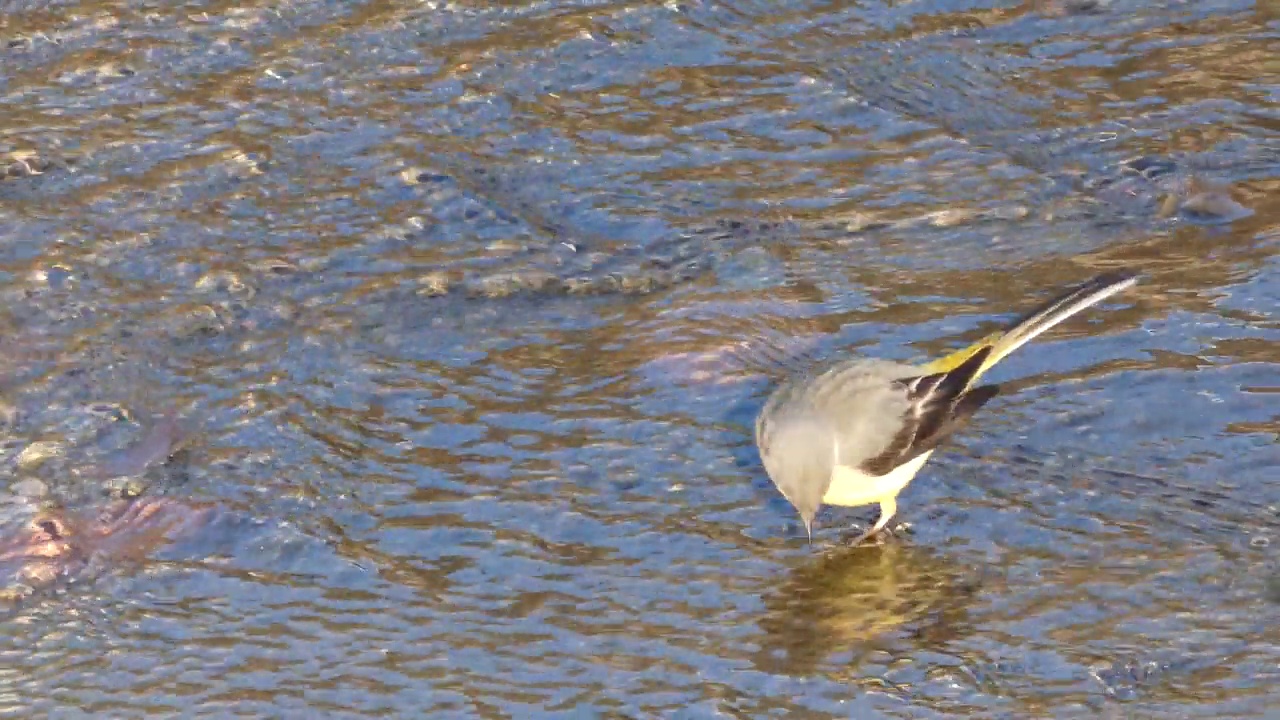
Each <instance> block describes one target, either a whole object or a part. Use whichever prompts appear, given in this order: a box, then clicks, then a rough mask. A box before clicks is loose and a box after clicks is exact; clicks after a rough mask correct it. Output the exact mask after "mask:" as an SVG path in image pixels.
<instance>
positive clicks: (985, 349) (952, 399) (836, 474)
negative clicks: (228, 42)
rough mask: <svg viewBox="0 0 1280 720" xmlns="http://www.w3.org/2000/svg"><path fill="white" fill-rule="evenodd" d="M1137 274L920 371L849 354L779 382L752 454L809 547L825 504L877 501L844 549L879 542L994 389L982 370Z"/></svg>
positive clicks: (1051, 304) (1096, 285) (1094, 287)
mask: <svg viewBox="0 0 1280 720" xmlns="http://www.w3.org/2000/svg"><path fill="white" fill-rule="evenodd" d="M1140 277H1141V275H1140V274H1139V273H1138V272H1135V271H1133V270H1131V269H1121V270H1114V271H1110V272H1106V273H1103V274H1100V275H1097V276H1096V277H1094V278H1093V279H1091V280H1088V281H1087V282H1084V283H1083V284H1081V285H1078V286H1075V287H1072V288H1070V289H1068V290H1065V291H1063V292H1060V293H1059V294H1058V295H1056V296H1055V297H1054V298H1053V299H1051V300H1048V301H1047V302H1044V303H1043V304H1041V305H1040V306H1038V307H1036V308H1035V309H1034V310H1032V311H1030V312H1028V313H1026V314H1024V315H1022V316H1020V317H1018V318H1017V319H1015V320H1013V321H1012V322H1010V323H1008V324H1007V325H1005V326H1004V327H1003V328H1002V329H1001V330H998V331H996V332H994V333H991V334H989V335H987V336H986V337H984V338H982V339H981V340H979V341H977V342H976V343H974V344H972V345H970V346H968V347H966V348H963V349H961V350H957V351H955V352H952V353H950V354H948V355H946V356H945V357H942V358H939V359H937V360H934V361H932V362H928V363H925V364H923V365H911V364H906V363H901V362H896V361H893V360H885V359H880V358H863V357H847V358H841V359H838V360H836V361H834V362H831V363H827V364H825V365H821V366H818V367H814V368H810V369H808V370H805V371H801V372H798V373H796V374H793V375H791V376H790V377H787V378H786V379H784V380H783V381H782V382H781V383H779V384H778V386H777V387H776V388H775V389H774V390H773V392H771V393H770V394H769V396H768V398H767V399H766V400H765V403H764V405H763V406H762V407H761V409H760V412H759V414H758V415H757V416H756V422H755V441H756V447H757V450H758V451H759V454H760V459H761V461H762V463H763V465H764V469H765V472H766V473H767V474H768V476H769V478H770V480H772V481H773V484H774V486H776V487H777V489H778V491H779V492H780V493H781V494H782V496H783V497H784V498H786V500H787V501H788V502H789V503H790V504H791V506H792V507H793V508H795V510H796V511H797V512H798V513H799V514H800V519H801V520H803V521H804V528H805V533H806V534H807V535H808V538H809V542H810V543H812V542H813V519H814V516H815V515H817V513H818V510H819V508H820V507H821V506H822V505H824V504H826V505H839V506H842V507H860V506H865V505H872V504H879V506H880V517H879V518H878V519H877V520H876V523H875V524H874V525H873V526H872V527H871V528H870V529H869V530H867V531H866V532H864V533H862V534H861V535H860V536H858V537H857V538H856V539H855V540H853V541H852V543H850V544H851V545H854V546H857V545H860V544H861V543H862V542H864V541H866V540H868V539H870V538H872V537H874V536H875V535H877V534H878V533H879V532H880V531H881V530H883V529H884V528H885V527H886V526H887V525H888V523H889V521H890V520H891V519H892V518H893V517H894V515H895V514H896V513H897V511H898V495H899V493H901V492H902V490H903V488H905V487H906V486H907V484H908V483H910V482H911V481H912V480H913V479H914V478H915V476H916V474H917V473H919V472H920V469H921V468H922V467H924V465H925V463H926V462H928V460H929V457H930V456H931V455H933V452H934V451H935V450H936V449H937V448H938V446H939V445H941V444H942V443H943V442H945V441H946V440H947V439H948V438H949V437H950V436H951V435H952V434H953V433H954V432H955V431H956V430H958V429H960V428H961V427H964V426H965V425H966V424H967V423H968V422H969V421H970V420H971V419H972V418H973V416H974V413H976V412H977V411H978V410H979V409H980V408H982V406H983V405H986V404H987V403H988V402H989V401H990V400H991V399H992V398H994V397H995V396H996V395H997V394H998V393H999V392H1000V388H999V386H998V385H995V384H987V385H976V382H977V380H978V379H979V378H980V377H981V376H982V375H983V373H985V372H986V371H987V370H989V369H990V368H991V367H992V366H994V365H995V364H996V363H998V362H1000V361H1001V360H1003V359H1004V358H1005V357H1007V356H1008V355H1009V354H1010V353H1012V352H1013V351H1015V350H1017V349H1018V348H1020V347H1022V346H1023V345H1025V344H1027V343H1028V342H1030V341H1032V340H1034V339H1035V338H1036V337H1038V336H1039V335H1040V334H1042V333H1044V332H1045V331H1046V330H1049V329H1050V328H1052V327H1054V326H1056V325H1058V324H1059V323H1061V322H1062V321H1064V320H1066V319H1067V318H1070V317H1071V316H1073V315H1075V314H1076V313H1078V312H1080V311H1082V310H1084V309H1086V308H1088V307H1091V306H1093V305H1095V304H1097V303H1099V302H1102V301H1103V300H1105V299H1107V298H1109V297H1111V296H1112V295H1115V294H1116V293H1118V292H1121V291H1123V290H1126V289H1128V288H1130V287H1133V286H1134V285H1135V284H1136V283H1137V282H1138V281H1139V279H1140Z"/></svg>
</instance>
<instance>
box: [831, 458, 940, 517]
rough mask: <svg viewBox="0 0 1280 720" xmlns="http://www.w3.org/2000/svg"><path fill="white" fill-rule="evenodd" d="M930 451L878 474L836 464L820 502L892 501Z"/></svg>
mask: <svg viewBox="0 0 1280 720" xmlns="http://www.w3.org/2000/svg"><path fill="white" fill-rule="evenodd" d="M932 454H933V451H932V450H930V451H929V452H927V453H924V454H922V455H920V456H918V457H916V458H915V459H914V460H911V461H909V462H907V463H905V464H902V465H899V466H898V467H896V468H894V469H893V470H890V471H889V472H888V473H886V474H884V475H880V476H879V477H877V476H875V475H868V474H867V473H864V472H862V471H861V470H858V469H857V468H853V467H849V466H848V465H837V466H836V469H835V471H834V472H832V473H831V485H830V486H829V487H828V488H827V493H826V494H825V495H823V496H822V502H823V503H825V504H827V505H840V506H842V507H859V506H861V505H871V504H873V503H878V502H882V501H884V500H892V499H893V498H895V497H897V496H898V493H900V492H902V488H904V487H906V486H907V483H909V482H911V480H912V478H914V477H915V476H916V473H918V472H920V468H922V467H924V464H925V463H926V462H928V461H929V456H930V455H932Z"/></svg>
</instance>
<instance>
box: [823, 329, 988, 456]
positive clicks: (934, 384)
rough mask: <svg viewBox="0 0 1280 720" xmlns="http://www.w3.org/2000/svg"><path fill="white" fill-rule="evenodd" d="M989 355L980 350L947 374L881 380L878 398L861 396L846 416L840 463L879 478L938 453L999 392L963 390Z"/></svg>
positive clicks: (979, 388) (984, 387) (842, 434)
mask: <svg viewBox="0 0 1280 720" xmlns="http://www.w3.org/2000/svg"><path fill="white" fill-rule="evenodd" d="M990 352H991V348H989V347H987V348H983V349H982V350H980V351H978V352H977V353H975V354H974V355H973V356H972V357H970V358H969V359H968V360H966V361H965V362H964V363H962V364H961V365H959V366H957V367H956V368H954V369H952V370H950V371H948V372H941V373H934V374H931V375H914V376H906V377H898V378H892V379H889V378H885V380H887V382H882V383H881V386H880V387H881V389H880V390H879V391H878V392H879V393H880V395H879V396H878V397H876V396H873V395H871V394H869V393H870V391H867V392H864V393H863V396H864V398H863V405H862V407H861V408H860V409H858V410H857V411H856V412H854V411H853V410H852V409H850V410H848V411H846V413H845V415H846V417H849V418H850V421H849V422H847V423H846V424H844V425H842V426H841V432H840V434H839V441H840V442H841V453H840V455H841V460H842V462H843V463H845V464H849V465H853V466H855V467H857V468H858V469H860V470H862V471H863V472H866V473H868V474H870V475H876V476H879V475H885V474H887V473H889V472H891V471H893V470H894V469H895V468H897V467H898V466H900V465H903V464H904V463H907V462H910V461H911V460H913V459H915V458H917V457H919V456H920V455H922V454H924V453H926V452H928V451H930V450H933V449H934V448H936V447H938V445H940V444H942V442H943V441H944V440H946V439H947V438H948V437H950V436H951V434H952V433H954V432H955V431H956V430H957V429H959V428H960V427H962V426H963V425H964V424H965V423H966V422H967V421H968V420H969V418H970V417H971V416H972V415H973V414H974V413H975V412H977V410H978V408H980V407H982V406H983V405H984V404H986V403H987V402H988V401H989V400H991V398H993V397H995V396H996V394H997V393H998V392H999V388H998V387H996V386H995V385H984V386H982V387H977V388H974V389H972V390H970V389H968V388H969V384H970V382H971V381H972V380H973V378H974V376H975V375H976V374H977V372H978V371H979V370H980V369H981V368H982V363H983V362H984V361H985V360H986V358H987V355H988V354H989V353H990ZM846 444H847V445H848V449H847V450H846V448H845V445H846Z"/></svg>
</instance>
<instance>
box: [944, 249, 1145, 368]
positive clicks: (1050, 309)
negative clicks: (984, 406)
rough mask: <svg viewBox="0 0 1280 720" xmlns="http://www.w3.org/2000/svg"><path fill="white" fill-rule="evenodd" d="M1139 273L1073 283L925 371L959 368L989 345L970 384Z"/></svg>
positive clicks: (1130, 283) (1123, 287)
mask: <svg viewBox="0 0 1280 720" xmlns="http://www.w3.org/2000/svg"><path fill="white" fill-rule="evenodd" d="M1138 278H1139V275H1138V273H1136V272H1133V271H1130V270H1120V271H1116V272H1109V273H1103V274H1102V275H1098V276H1097V277H1095V278H1093V279H1092V280H1089V281H1088V282H1086V283H1084V284H1083V285H1079V286H1077V287H1074V288H1072V289H1070V290H1067V291H1066V292H1064V293H1062V294H1061V295H1058V296H1057V297H1055V298H1053V299H1052V300H1049V301H1048V302H1046V303H1044V304H1043V305H1041V306H1040V307H1038V308H1036V309H1035V310H1032V311H1031V312H1029V313H1027V314H1026V315H1023V316H1022V317H1020V318H1018V319H1016V320H1014V321H1013V322H1011V323H1009V324H1008V325H1007V326H1005V328H1004V329H1003V330H1000V331H997V332H994V333H991V334H990V335H988V336H986V337H984V338H982V339H981V340H979V341H978V342H976V343H974V344H972V345H970V346H969V347H967V348H964V349H963V350H957V351H956V352H953V353H951V354H950V355H947V356H946V357H944V358H941V359H939V360H935V361H933V362H931V363H929V364H928V365H926V366H925V370H926V372H935V373H936V372H947V371H949V370H952V369H954V368H957V367H959V366H961V365H963V364H964V363H965V361H967V360H969V358H971V357H973V356H974V355H975V354H976V353H977V352H978V351H980V350H982V349H983V348H986V347H990V348H991V352H990V353H988V354H987V357H986V359H985V360H984V361H983V363H982V367H981V368H980V369H979V370H978V371H977V372H975V373H974V374H973V377H972V379H971V380H970V381H969V382H970V385H972V383H974V382H976V381H977V379H978V377H979V376H981V375H982V374H983V373H985V372H986V371H987V370H990V369H991V367H992V366H993V365H995V364H996V363H998V362H1000V361H1001V360H1003V359H1004V358H1005V357H1007V356H1008V355H1009V353H1011V352H1013V351H1014V350H1017V349H1018V348H1020V347H1022V346H1023V345H1026V344H1027V343H1029V342H1031V341H1032V340H1034V339H1036V338H1037V337H1039V336H1040V334H1041V333H1043V332H1045V331H1046V330H1048V329H1049V328H1052V327H1053V326H1055V325H1057V324H1058V323H1060V322H1062V321H1063V320H1066V319H1067V318H1069V317H1071V316H1072V315H1075V314H1076V313H1078V312H1080V311H1081V310H1084V309H1085V308H1088V307H1090V306H1092V305H1096V304H1097V303H1100V302H1102V301H1103V300H1106V299H1107V298H1109V297H1111V296H1112V295H1115V294H1116V293H1118V292H1120V291H1122V290H1126V289H1128V288H1130V287H1133V285H1134V284H1136V283H1137V282H1138Z"/></svg>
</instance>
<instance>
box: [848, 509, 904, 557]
mask: <svg viewBox="0 0 1280 720" xmlns="http://www.w3.org/2000/svg"><path fill="white" fill-rule="evenodd" d="M896 512H898V500H897V498H889V499H887V500H881V501H880V519H879V520H876V524H875V525H873V526H872V527H871V529H870V530H868V531H866V532H864V533H862V534H861V535H859V536H858V539H857V540H854V541H853V542H851V543H849V546H850V547H857V546H858V545H861V544H862V543H863V542H865V541H866V540H869V539H871V538H872V537H874V536H875V535H876V533H879V532H880V531H881V530H883V529H884V526H885V525H888V524H889V521H890V520H892V519H893V515H894V513H896Z"/></svg>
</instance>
